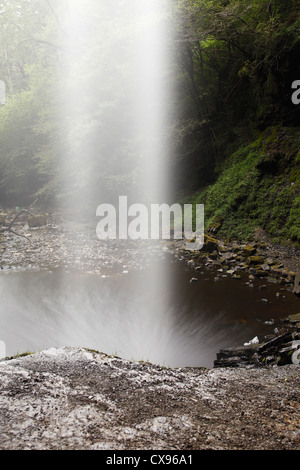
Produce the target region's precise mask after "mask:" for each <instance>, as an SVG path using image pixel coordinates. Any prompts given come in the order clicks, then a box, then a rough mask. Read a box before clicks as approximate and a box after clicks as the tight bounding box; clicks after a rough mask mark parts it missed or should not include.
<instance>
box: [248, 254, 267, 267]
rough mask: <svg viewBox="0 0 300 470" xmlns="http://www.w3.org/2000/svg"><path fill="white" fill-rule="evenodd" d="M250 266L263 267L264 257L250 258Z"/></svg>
mask: <svg viewBox="0 0 300 470" xmlns="http://www.w3.org/2000/svg"><path fill="white" fill-rule="evenodd" d="M248 262H249V264H255V265H260V266H261V265H262V264H264V262H265V260H264V258H263V257H262V256H249V258H248Z"/></svg>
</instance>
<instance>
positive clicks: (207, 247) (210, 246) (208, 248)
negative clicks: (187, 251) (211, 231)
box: [202, 234, 219, 253]
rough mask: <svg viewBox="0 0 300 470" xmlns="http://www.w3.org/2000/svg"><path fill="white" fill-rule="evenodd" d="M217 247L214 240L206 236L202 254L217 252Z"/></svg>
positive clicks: (217, 244) (216, 242)
mask: <svg viewBox="0 0 300 470" xmlns="http://www.w3.org/2000/svg"><path fill="white" fill-rule="evenodd" d="M218 247H219V243H218V241H217V240H216V239H215V238H213V237H211V236H209V235H206V234H205V235H204V245H203V248H202V251H203V252H206V253H212V252H213V251H216V250H218Z"/></svg>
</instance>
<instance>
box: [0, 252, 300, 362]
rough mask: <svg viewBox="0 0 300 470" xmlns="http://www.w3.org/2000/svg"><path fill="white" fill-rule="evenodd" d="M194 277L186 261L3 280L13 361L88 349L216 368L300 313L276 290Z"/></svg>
mask: <svg viewBox="0 0 300 470" xmlns="http://www.w3.org/2000/svg"><path fill="white" fill-rule="evenodd" d="M192 277H195V272H194V271H193V270H192V269H191V268H188V267H187V266H186V264H185V263H184V262H183V261H181V262H180V261H173V262H170V261H169V260H168V261H164V262H162V261H160V262H157V263H153V265H151V266H149V267H148V268H147V269H145V270H143V271H132V272H129V273H126V272H124V273H122V274H121V273H120V274H115V275H112V276H109V277H102V276H97V275H93V274H83V273H80V272H76V271H69V272H66V271H65V270H55V271H47V270H45V271H40V272H38V271H23V272H17V273H13V272H9V273H1V275H0V295H1V315H0V339H1V340H2V341H4V342H5V345H6V355H8V356H12V355H16V354H19V353H24V352H28V351H30V352H38V351H41V350H43V349H46V348H49V347H61V346H81V347H87V348H91V349H96V350H98V351H101V352H104V353H107V354H115V355H117V356H121V357H123V358H126V359H130V360H135V361H139V360H144V361H150V362H152V363H157V364H161V365H165V366H170V367H202V366H204V367H212V366H213V361H214V360H215V359H216V354H217V352H218V351H219V349H221V348H226V347H232V346H240V345H241V344H244V343H245V342H247V341H249V340H251V339H252V338H253V337H255V336H258V337H259V338H261V337H262V336H263V335H265V334H269V333H272V332H273V331H274V328H275V326H276V323H277V322H278V321H279V319H281V318H283V317H285V316H287V315H288V314H292V313H298V310H299V300H298V299H297V298H295V296H293V294H292V293H290V292H285V293H284V296H285V297H280V298H278V297H277V296H276V293H277V292H278V289H279V288H278V286H276V285H272V284H270V285H268V287H267V289H264V290H262V289H261V288H260V285H259V283H258V284H255V285H254V287H249V285H247V284H246V278H245V279H242V280H232V279H229V278H221V279H219V280H218V281H216V280H215V276H214V274H213V273H211V272H208V271H207V272H202V273H197V277H198V282H192V283H191V282H190V280H191V278H192ZM264 284H265V283H264ZM266 300H267V301H268V302H266ZM271 320H274V321H275V323H274V324H273V323H272V324H269V322H271ZM266 322H267V323H266Z"/></svg>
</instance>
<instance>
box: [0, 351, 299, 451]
mask: <svg viewBox="0 0 300 470" xmlns="http://www.w3.org/2000/svg"><path fill="white" fill-rule="evenodd" d="M299 372H300V369H299V366H295V365H288V366H284V367H272V368H269V369H247V368H242V369H222V368H221V369H165V368H163V367H160V366H154V365H151V364H147V363H133V362H130V361H127V360H122V359H120V358H117V357H109V356H106V355H104V354H101V353H97V352H94V351H89V350H86V349H75V348H63V349H50V350H47V351H43V352H41V353H39V354H35V355H31V356H26V357H21V358H17V359H13V360H5V361H2V362H1V363H0V390H1V392H0V449H1V450H5V449H14V450H16V449H20V450H21V449H26V450H29V449H32V450H33V449H40V450H47V449H50V450H51V449H53V450H54V449H62V450H65V449H70V450H71V449H82V450H84V449H95V450H142V449H143V450H202V449H212V450H214V449H215V450H222V449H224V450H226V449H230V450H235V449H249V450H254V449H257V450H258V449H264V450H268V449H275V450H281V449H291V450H292V449H294V450H295V449H297V450H299V449H300V403H299V390H300V373H299Z"/></svg>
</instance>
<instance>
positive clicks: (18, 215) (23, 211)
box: [0, 199, 38, 242]
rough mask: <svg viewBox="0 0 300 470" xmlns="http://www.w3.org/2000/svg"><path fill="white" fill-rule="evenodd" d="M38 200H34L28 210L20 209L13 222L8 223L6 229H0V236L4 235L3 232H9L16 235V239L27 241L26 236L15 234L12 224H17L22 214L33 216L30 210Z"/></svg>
mask: <svg viewBox="0 0 300 470" xmlns="http://www.w3.org/2000/svg"><path fill="white" fill-rule="evenodd" d="M37 201H38V199H36V200H35V201H34V202H33V203H32V204H31V205H30V206H29V207H28V209H21V210H20V211H19V212H18V213H17V214H16V215H15V217H14V218H13V220H12V221H11V222H10V223H9V225H8V226H7V227H2V228H0V234H1V233H5V232H10V233H13V234H14V235H17V236H18V237H22V238H26V240H28V241H29V242H30V240H29V238H28V237H26V235H22V234H21V233H18V232H16V231H15V230H13V226H14V224H15V223H16V222H17V220H18V219H19V218H20V217H21V215H23V214H27V215H31V216H33V214H32V212H30V211H31V209H32V208H33V206H34V205H35V204H36V203H37Z"/></svg>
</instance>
